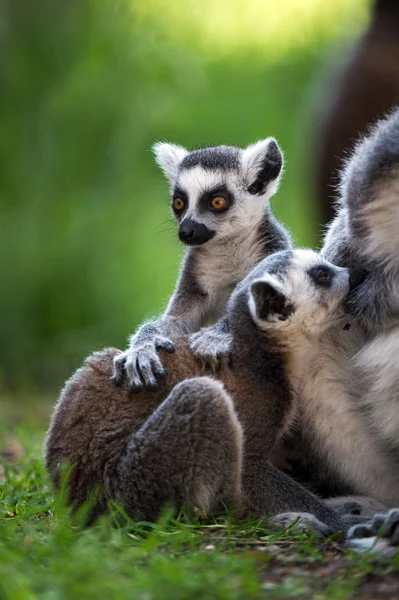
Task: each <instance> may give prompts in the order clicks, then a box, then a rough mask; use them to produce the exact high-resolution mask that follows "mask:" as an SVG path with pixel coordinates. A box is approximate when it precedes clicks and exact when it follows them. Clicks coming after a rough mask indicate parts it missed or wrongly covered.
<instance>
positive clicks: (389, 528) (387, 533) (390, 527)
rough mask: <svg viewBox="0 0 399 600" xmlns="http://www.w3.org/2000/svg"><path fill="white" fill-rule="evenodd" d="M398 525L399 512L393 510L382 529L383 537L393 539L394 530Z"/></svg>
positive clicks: (395, 509)
mask: <svg viewBox="0 0 399 600" xmlns="http://www.w3.org/2000/svg"><path fill="white" fill-rule="evenodd" d="M398 525H399V510H398V509H397V508H393V509H392V510H390V511H389V513H388V515H387V517H386V520H385V523H384V526H383V527H384V529H383V532H382V535H383V537H386V538H393V537H394V536H395V533H396V530H397V529H398Z"/></svg>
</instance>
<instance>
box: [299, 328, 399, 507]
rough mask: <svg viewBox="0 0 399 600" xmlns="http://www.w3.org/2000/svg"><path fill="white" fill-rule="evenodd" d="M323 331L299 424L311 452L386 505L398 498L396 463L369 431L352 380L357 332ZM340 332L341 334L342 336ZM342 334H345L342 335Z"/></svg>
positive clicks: (310, 372) (311, 370)
mask: <svg viewBox="0 0 399 600" xmlns="http://www.w3.org/2000/svg"><path fill="white" fill-rule="evenodd" d="M347 333H348V332H338V333H337V335H331V336H327V337H326V338H325V339H324V340H323V341H322V342H321V343H320V346H319V352H318V354H317V358H316V359H315V361H314V362H313V364H312V365H311V368H310V370H309V373H308V377H307V378H306V383H305V385H304V388H303V390H302V395H301V399H300V411H301V427H302V428H303V431H304V434H305V437H306V439H307V440H308V443H309V445H310V448H311V452H312V453H315V454H316V456H318V457H320V458H321V459H322V463H325V464H327V465H328V467H329V470H330V471H331V472H332V473H339V476H340V478H341V480H343V481H344V482H346V483H348V484H350V485H351V486H352V487H353V488H354V490H355V492H356V493H359V494H365V495H369V496H373V497H374V498H376V499H378V500H380V501H381V502H384V503H385V504H387V505H388V506H395V505H397V504H398V503H399V469H398V468H395V465H394V464H393V462H392V461H391V460H389V456H387V455H386V453H385V452H384V450H383V447H382V446H381V445H380V444H379V441H378V439H377V438H376V437H375V436H373V435H372V432H371V430H370V428H369V423H368V420H367V418H368V417H367V415H365V413H364V410H362V407H361V405H360V403H359V398H358V397H357V394H356V392H357V390H356V387H354V386H353V374H354V372H353V355H354V349H355V348H356V347H359V345H358V344H359V340H358V339H356V332H355V331H354V332H352V333H351V334H350V338H351V339H348V337H349V336H348V337H346V336H345V334H347ZM340 336H342V337H341V338H340ZM343 336H345V337H346V339H344V337H343Z"/></svg>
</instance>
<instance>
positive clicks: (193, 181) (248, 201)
mask: <svg viewBox="0 0 399 600" xmlns="http://www.w3.org/2000/svg"><path fill="white" fill-rule="evenodd" d="M273 184H274V182H273V183H272V184H271V185H270V186H269V187H268V189H267V190H266V193H265V194H263V195H262V196H257V195H254V194H250V193H249V192H247V191H246V188H245V185H244V182H243V180H242V178H241V177H240V174H239V173H238V172H235V171H229V172H226V171H216V170H215V171H210V170H208V169H204V168H203V167H201V166H200V165H196V166H195V167H192V168H191V169H187V170H183V171H182V172H181V173H179V174H178V176H177V179H176V185H177V186H178V187H179V188H180V189H182V190H183V191H184V192H186V194H187V196H188V209H187V211H186V213H185V215H184V217H183V220H184V219H185V218H189V219H194V220H195V221H197V222H199V223H204V224H205V225H206V226H207V227H208V228H209V229H214V230H215V231H216V235H215V237H214V238H213V240H211V241H210V242H207V243H208V244H211V243H213V242H214V241H215V240H217V239H218V240H220V239H221V238H226V237H231V236H235V235H237V234H240V233H241V232H242V231H243V230H246V231H248V230H250V229H251V228H253V229H256V227H257V225H258V224H259V222H260V220H261V219H262V218H263V214H264V210H265V205H266V203H267V202H268V200H269V198H270V197H271V195H272V193H274V191H275V189H276V186H274V185H273ZM222 185H225V186H226V187H227V189H228V190H229V192H230V193H231V194H232V196H233V197H234V201H233V204H232V206H231V207H230V208H229V209H228V210H227V211H226V212H225V213H221V214H217V213H213V212H212V211H211V210H209V211H200V210H199V207H198V203H199V200H200V198H201V196H202V195H203V194H204V193H206V192H209V191H212V190H214V189H215V188H217V187H218V186H222Z"/></svg>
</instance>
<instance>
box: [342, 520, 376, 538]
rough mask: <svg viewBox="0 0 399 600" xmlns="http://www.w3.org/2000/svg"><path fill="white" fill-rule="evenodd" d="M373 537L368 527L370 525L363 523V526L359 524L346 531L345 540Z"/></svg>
mask: <svg viewBox="0 0 399 600" xmlns="http://www.w3.org/2000/svg"><path fill="white" fill-rule="evenodd" d="M374 535H375V533H374V531H373V530H372V528H371V527H370V525H367V524H366V523H365V524H361V525H353V527H351V528H350V529H349V531H348V534H347V539H348V540H353V539H361V538H368V537H373V536H374Z"/></svg>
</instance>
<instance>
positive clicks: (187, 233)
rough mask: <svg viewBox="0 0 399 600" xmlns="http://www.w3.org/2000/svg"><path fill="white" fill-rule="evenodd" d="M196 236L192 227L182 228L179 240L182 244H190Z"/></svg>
mask: <svg viewBox="0 0 399 600" xmlns="http://www.w3.org/2000/svg"><path fill="white" fill-rule="evenodd" d="M193 235H194V229H192V228H191V226H190V227H184V226H183V225H181V226H180V229H179V239H180V241H181V242H188V241H189V240H190V239H191V238H192V237H193Z"/></svg>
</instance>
